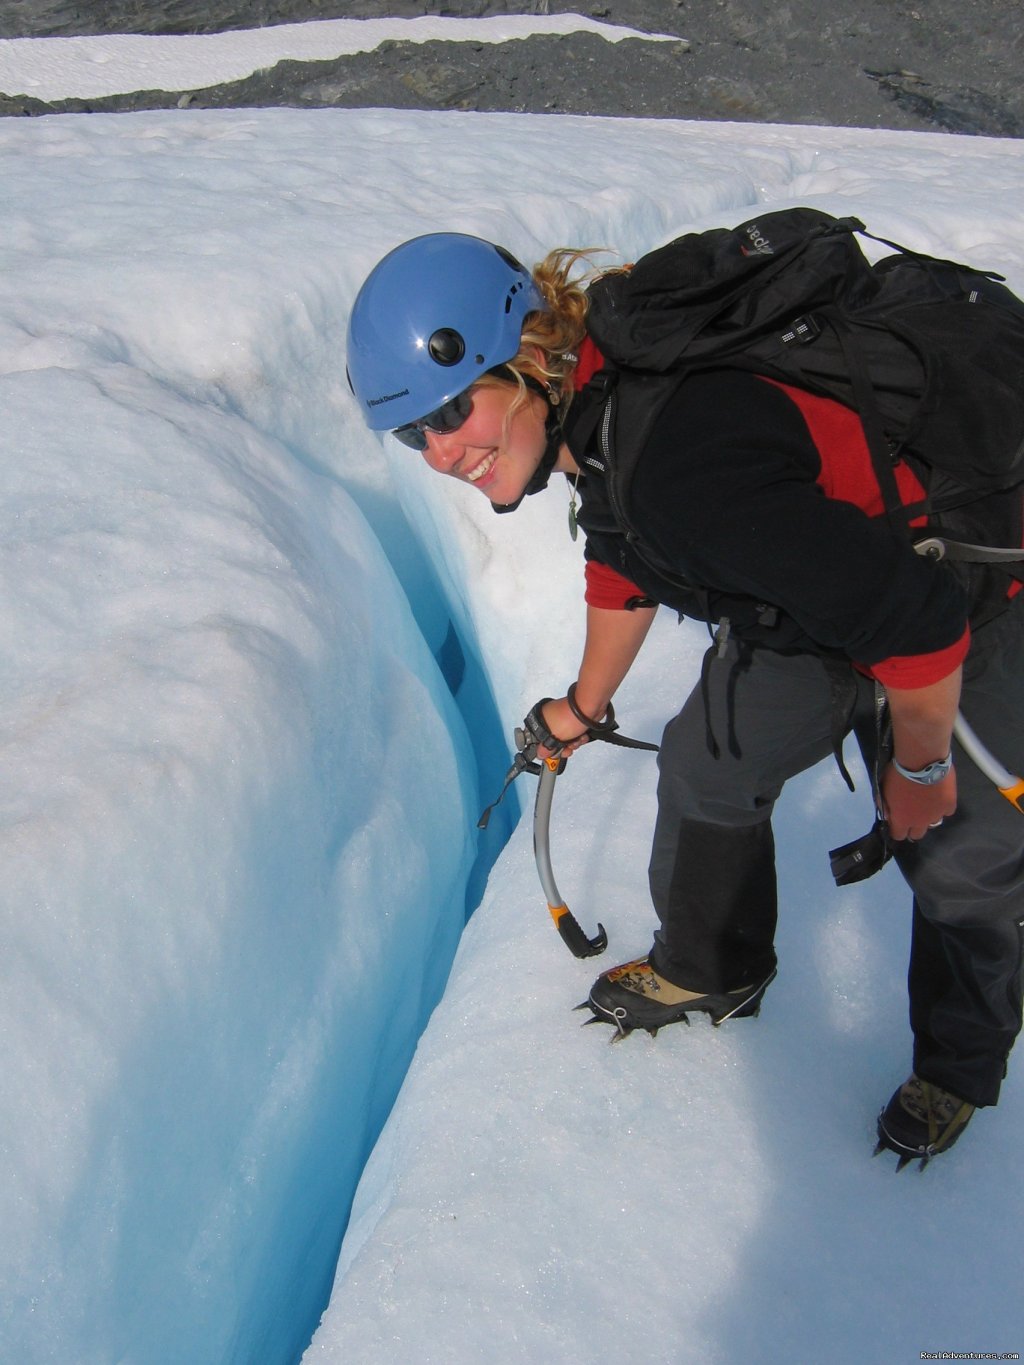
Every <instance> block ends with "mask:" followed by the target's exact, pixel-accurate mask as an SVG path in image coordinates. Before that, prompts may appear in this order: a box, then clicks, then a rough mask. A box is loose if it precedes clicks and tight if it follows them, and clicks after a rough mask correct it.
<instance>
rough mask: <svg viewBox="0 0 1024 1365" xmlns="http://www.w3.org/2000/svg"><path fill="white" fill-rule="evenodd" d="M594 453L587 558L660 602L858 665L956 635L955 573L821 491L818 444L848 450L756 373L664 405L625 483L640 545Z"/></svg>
mask: <svg viewBox="0 0 1024 1365" xmlns="http://www.w3.org/2000/svg"><path fill="white" fill-rule="evenodd" d="M588 454H589V455H590V457H591V458H590V459H589V460H588V461H587V463H586V464H584V470H585V472H586V478H585V481H584V482H582V483H581V495H582V507H581V514H580V524H581V526H582V527H583V529H584V531H585V532H586V534H587V556H588V558H590V559H594V560H597V561H598V562H600V563H603V564H606V565H608V566H609V567H611V568H613V569H615V570H616V571H617V572H619V573H620V574H622V575H624V576H625V577H626V578H628V579H630V580H631V581H632V582H634V583H636V584H637V585H638V587H640V588H641V589H642V590H643V592H644V593H645V594H647V595H648V596H650V597H651V598H652V599H653V600H655V601H657V602H662V603H665V604H666V605H668V606H671V607H674V608H675V609H676V610H678V611H680V612H683V613H685V614H686V615H689V616H695V617H697V618H698V619H703V620H711V621H720V620H721V619H722V618H725V617H728V619H729V622H730V629H731V630H732V632H733V633H734V634H738V635H739V636H741V637H742V638H746V639H748V640H750V641H751V642H752V643H758V644H762V645H767V646H769V647H771V648H775V649H780V650H800V651H807V650H809V651H812V652H815V653H828V654H836V655H840V656H843V657H846V658H848V659H851V660H853V661H854V662H858V663H862V664H865V665H871V664H874V663H878V662H880V661H882V660H885V659H888V658H891V657H893V656H910V655H921V654H929V653H932V652H934V651H938V650H943V649H947V648H949V647H951V646H953V645H955V643H956V642H957V641H958V640H959V639H961V638H962V636H963V634H964V630H965V627H966V623H967V599H966V593H965V592H964V589H963V588H962V586H961V585H960V583H959V582H958V581H957V579H956V578H955V577H954V576H953V574H952V573H950V572H948V571H947V570H946V569H945V568H944V567H943V566H940V565H936V564H935V563H933V562H932V561H930V560H926V559H923V558H922V557H921V556H919V555H917V554H915V553H914V551H913V549H912V547H911V544H910V541H909V539H908V538H907V537H906V536H903V535H900V534H898V533H897V532H896V531H894V530H893V529H892V528H890V526H889V525H888V523H887V522H886V521H885V519H884V518H874V517H869V516H868V515H867V514H866V513H865V512H864V511H863V510H861V508H860V507H859V506H856V505H855V504H854V503H852V502H845V501H839V500H837V499H835V498H830V497H828V496H826V494H825V492H824V491H823V489H822V487H821V486H820V485H819V484H818V483H817V482H816V480H817V478H818V477H819V475H820V473H821V470H822V460H823V454H824V456H825V458H833V457H834V458H842V456H843V452H841V451H840V452H819V450H818V448H817V447H816V445H815V443H814V440H813V439H812V437H811V433H810V431H809V429H808V425H807V422H806V421H805V418H804V415H803V414H802V413H801V411H800V409H799V408H798V406H797V405H796V403H795V402H794V401H793V400H792V399H791V398H790V397H789V396H788V395H787V394H786V393H785V392H784V391H783V390H781V389H779V388H778V387H776V386H774V385H772V384H768V383H766V382H765V381H764V380H762V379H760V378H758V377H757V376H756V375H751V374H748V373H745V372H742V371H731V370H720V371H712V372H704V373H698V374H694V375H690V376H688V377H686V378H684V379H682V380H681V382H680V384H679V386H678V387H677V388H676V390H675V391H674V393H673V395H672V396H671V398H670V399H669V401H668V402H667V403H666V404H665V406H664V408H663V410H662V412H661V414H660V416H659V418H658V420H657V422H656V424H655V426H654V429H653V431H652V433H651V436H650V439H649V440H648V442H647V444H646V447H645V449H644V451H643V453H642V455H641V458H640V460H639V463H638V465H637V469H636V474H635V477H634V480H633V484H632V488H631V490H630V493H629V506H630V515H631V519H632V522H633V524H634V526H636V527H637V528H638V530H639V532H640V535H641V537H642V541H643V544H644V546H645V549H646V556H647V557H645V556H644V554H642V553H640V552H639V551H638V550H637V549H636V548H635V547H634V546H633V545H632V544H630V543H629V542H628V541H627V539H626V537H625V536H624V535H623V533H622V532H621V530H620V529H619V527H618V525H617V523H616V521H615V517H614V515H613V513H612V509H611V504H610V501H609V497H608V492H607V489H606V487H605V481H604V478H603V477H602V474H601V472H600V470H599V469H597V468H595V465H594V455H595V451H594V450H591V451H589V452H588ZM652 561H653V562H652ZM655 564H656V565H657V567H655Z"/></svg>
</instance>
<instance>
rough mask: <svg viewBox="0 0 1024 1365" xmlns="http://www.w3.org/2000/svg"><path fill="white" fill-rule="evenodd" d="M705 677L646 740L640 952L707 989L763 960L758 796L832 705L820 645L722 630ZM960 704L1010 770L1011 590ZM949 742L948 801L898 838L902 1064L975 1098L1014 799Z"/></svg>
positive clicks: (1017, 988) (1022, 680) (1013, 707)
mask: <svg viewBox="0 0 1024 1365" xmlns="http://www.w3.org/2000/svg"><path fill="white" fill-rule="evenodd" d="M854 688H855V692H856V696H855V699H854V707H853V712H852V715H851V717H850V721H849V728H850V729H852V730H853V732H854V733H855V735H856V737H857V740H858V742H859V743H860V746H861V749H862V751H863V753H864V757H865V761H866V762H867V764H868V768H869V770H872V769H873V766H874V757H875V755H874V747H875V745H874V734H875V727H874V719H873V710H874V688H873V685H872V684H871V683H870V682H869V681H868V680H866V679H863V678H857V677H856V675H855V682H854ZM705 693H706V695H705V696H702V695H701V690H700V689H699V688H698V689H695V691H694V693H693V694H692V695H691V696H690V698H689V700H688V701H687V702H686V705H685V706H684V707H683V709H682V711H681V712H680V714H679V715H678V716H677V717H676V718H675V719H674V720H673V721H671V722H670V723H669V725H668V726H667V727H666V730H665V735H664V739H663V742H662V749H661V754H660V756H659V768H660V772H661V777H660V781H659V785H658V798H659V814H658V822H657V827H656V830H655V837H654V847H653V851H652V855H651V865H650V884H651V894H652V897H653V900H654V905H655V909H656V911H657V913H658V918H659V920H660V925H661V927H660V928H659V930H658V932H657V933H656V935H655V942H654V947H653V949H652V953H651V958H652V962H653V963H654V965H655V967H656V968H657V970H658V971H659V972H661V973H662V975H664V976H665V977H667V978H668V979H669V980H671V981H673V982H675V983H676V984H677V985H680V986H683V987H686V988H689V989H691V990H701V991H716V992H719V991H727V990H730V989H734V988H736V987H739V986H745V985H750V984H753V983H755V982H759V981H761V980H763V979H764V978H765V977H766V976H767V975H768V974H769V973H770V972H771V970H772V969H773V967H774V966H775V950H774V946H773V941H774V935H775V925H776V913H777V902H776V889H775V856H774V844H773V840H772V832H771V815H772V809H773V807H774V804H775V801H776V799H777V797H778V795H779V793H780V792H781V790H782V787H783V784H784V783H785V781H786V779H787V778H789V777H791V776H793V775H795V774H796V773H799V772H803V771H804V770H805V769H807V768H809V767H811V766H812V765H813V764H815V763H817V762H818V761H819V760H820V759H822V758H824V757H826V756H827V755H828V754H829V753H830V752H831V749H832V738H831V735H832V728H833V716H834V714H835V706H834V696H833V687H832V685H831V683H830V679H829V675H828V673H827V672H826V669H825V667H824V665H823V663H822V662H821V660H819V659H817V658H815V657H814V656H811V655H781V654H776V653H774V652H772V651H770V650H766V649H759V648H754V649H742V648H739V649H737V648H736V647H735V646H733V645H731V646H730V647H729V649H728V650H727V651H726V653H725V655H724V657H722V658H715V659H714V660H713V661H712V662H711V663H710V666H709V667H708V669H707V671H706V679H705ZM961 707H962V710H963V713H964V715H965V716H966V718H967V719H968V721H969V722H970V724H971V725H972V726H973V728H974V729H975V731H976V732H977V733H978V735H979V737H980V738H981V740H982V741H983V742H984V743H985V744H986V745H988V747H989V748H991V749H992V751H993V752H994V753H995V754H996V755H997V756H998V757H999V758H1000V760H1001V761H1002V763H1003V764H1004V765H1005V766H1006V767H1008V768H1010V769H1011V771H1013V772H1017V773H1020V772H1024V607H1022V605H1021V602H1020V599H1018V602H1017V603H1016V604H1015V606H1014V607H1013V608H1012V609H1011V610H1010V611H1007V612H1006V613H1004V614H1003V616H1001V617H1000V618H999V619H998V620H996V621H994V622H992V623H991V624H990V625H988V626H986V627H984V628H983V629H982V630H981V631H979V632H978V633H977V634H976V636H975V640H974V644H973V646H972V649H971V653H970V655H969V657H968V660H967V662H966V664H965V669H964V692H963V698H962V702H961ZM709 726H710V729H711V732H712V733H713V734H714V736H715V738H716V740H717V743H718V749H719V753H718V756H717V757H715V756H713V755H712V753H711V751H710V749H709V745H708V728H709ZM954 758H955V760H956V766H957V779H958V792H959V804H958V808H957V812H956V814H955V815H954V816H952V817H951V818H950V819H948V820H946V821H945V823H944V824H943V825H942V826H941V827H940V828H939V829H936V830H933V831H931V832H930V833H929V834H928V836H927V838H925V839H924V840H922V841H921V842H920V843H919V844H909V843H908V844H903V845H900V846H899V850H898V852H897V854H896V858H897V862H898V864H899V867H900V870H901V872H902V873H903V876H904V877H905V879H906V881H907V882H908V884H909V885H910V887H911V889H912V891H913V893H914V909H913V931H912V946H911V959H910V971H909V978H908V982H909V992H910V1022H911V1027H912V1029H913V1033H914V1069H915V1071H916V1072H917V1074H918V1075H919V1076H921V1077H922V1078H923V1079H925V1080H929V1081H932V1082H933V1083H934V1084H937V1085H940V1086H942V1087H943V1088H944V1089H947V1090H951V1091H952V1092H953V1093H954V1094H956V1095H959V1096H960V1097H961V1098H962V1099H966V1100H970V1101H971V1102H972V1103H974V1104H977V1105H986V1104H995V1103H996V1100H997V1099H998V1096H999V1086H1000V1082H1001V1081H1002V1079H1003V1076H1004V1075H1005V1072H1006V1059H1007V1057H1008V1055H1009V1052H1010V1049H1011V1047H1012V1046H1013V1042H1014V1039H1015V1038H1016V1036H1017V1034H1018V1033H1019V1031H1020V1028H1021V1004H1022V978H1024V972H1022V963H1024V815H1021V814H1020V813H1019V812H1018V811H1016V810H1014V808H1013V807H1012V806H1011V805H1010V804H1009V802H1007V801H1006V800H1004V798H1003V797H1001V796H1000V795H999V793H998V792H997V791H996V789H995V788H994V787H993V785H992V783H991V782H990V781H989V780H988V779H987V778H985V777H984V776H983V775H982V774H981V773H980V772H979V771H978V769H977V768H976V767H975V765H974V764H973V763H972V762H971V761H970V759H968V758H967V757H966V755H964V754H963V753H962V752H960V751H959V750H958V747H957V746H954ZM823 852H824V851H823Z"/></svg>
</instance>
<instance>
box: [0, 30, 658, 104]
mask: <svg viewBox="0 0 1024 1365" xmlns="http://www.w3.org/2000/svg"><path fill="white" fill-rule="evenodd" d="M581 31H583V32H586V33H596V34H598V35H599V36H600V37H602V38H604V39H605V41H606V42H609V43H618V42H621V41H622V39H623V38H640V39H642V40H643V41H645V42H679V39H678V38H675V37H673V36H672V35H671V34H656V33H641V32H640V31H639V30H637V29H631V28H625V27H623V26H622V25H619V24H602V23H600V22H599V21H598V20H596V19H589V18H586V17H585V16H584V15H581V14H549V15H537V14H507V15H497V16H492V17H490V18H480V19H453V18H440V17H438V16H437V15H432V14H431V15H423V16H422V17H420V18H418V19H324V20H320V21H319V22H315V23H308V24H277V25H274V26H272V27H269V28H248V29H238V30H232V31H229V32H225V33H202V34H175V35H173V36H167V37H152V36H149V35H143V34H137V33H114V34H104V35H102V36H96V37H92V36H90V37H79V38H8V39H5V40H2V41H0V90H3V91H4V92H5V93H6V94H8V95H32V96H34V97H35V98H36V99H39V100H60V99H73V98H77V99H98V98H100V97H101V96H103V95H121V94H127V93H129V92H131V91H134V90H201V89H205V88H206V87H207V86H210V85H218V84H220V83H221V82H223V81H237V80H243V79H244V78H245V77H246V76H251V75H252V73H253V72H254V71H259V70H261V69H262V68H265V67H270V66H274V65H275V63H277V62H281V61H285V60H292V61H307V62H308V61H327V60H330V59H332V58H335V57H349V56H352V55H353V54H354V53H356V52H372V51H373V50H374V49H375V48H378V47H380V45H381V43H384V42H388V41H401V42H405V43H430V42H435V41H439V42H452V43H457V42H474V43H504V42H508V41H510V40H512V39H515V38H528V37H530V35H531V34H562V33H578V32H581Z"/></svg>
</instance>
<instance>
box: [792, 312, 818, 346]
mask: <svg viewBox="0 0 1024 1365" xmlns="http://www.w3.org/2000/svg"><path fill="white" fill-rule="evenodd" d="M820 336H821V326H820V324H819V323H817V322H816V321H815V320H814V318H813V317H812V316H811V314H810V313H805V314H804V315H803V317H799V318H795V319H794V320H793V322H791V323H790V325H789V327H788V328H787V329H786V331H784V332H783V333H782V341H783V343H784V344H785V345H787V346H788V345H789V343H790V342H793V341H796V342H799V344H800V345H801V346H806V345H808V344H809V343H810V342H812V341H816V340H817V338H818V337H820Z"/></svg>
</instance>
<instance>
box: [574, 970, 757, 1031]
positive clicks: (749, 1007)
mask: <svg viewBox="0 0 1024 1365" xmlns="http://www.w3.org/2000/svg"><path fill="white" fill-rule="evenodd" d="M774 977H775V972H774V970H773V971H772V973H771V975H770V976H768V977H766V978H765V980H764V981H762V982H761V983H760V984H759V985H756V986H743V987H741V988H740V989H739V990H734V991H728V992H726V993H724V994H721V995H714V994H712V995H702V994H701V993H700V992H699V991H688V990H685V989H684V988H683V987H682V986H676V985H674V984H673V983H672V982H671V981H666V979H665V978H664V977H663V976H660V975H659V974H658V973H657V972H656V971H655V970H654V968H653V967H652V966H651V963H650V960H649V959H648V958H646V957H638V958H636V960H635V961H633V962H623V963H622V964H621V965H620V966H618V967H611V968H610V969H609V970H608V971H606V972H602V973H601V975H600V976H599V977H598V978H597V980H596V981H595V982H594V984H593V986H592V987H591V988H590V995H589V997H588V998H587V999H586V1000H584V1001H583V1003H582V1004H581V1005H579V1006H577V1008H578V1009H586V1008H588V1007H589V1008H590V1009H591V1010H592V1011H593V1014H594V1018H593V1019H588V1020H587V1022H588V1023H590V1024H593V1023H596V1022H598V1021H603V1022H607V1023H609V1024H614V1025H615V1027H616V1029H617V1030H618V1031H617V1033H616V1035H615V1036H616V1038H625V1037H626V1035H627V1034H629V1033H631V1032H632V1031H633V1029H635V1028H645V1029H646V1030H647V1032H648V1033H650V1034H652V1035H653V1034H655V1033H657V1031H658V1029H659V1028H661V1027H662V1025H663V1024H674V1023H676V1022H677V1021H679V1020H683V1021H684V1022H685V1023H687V1024H688V1023H689V1022H690V1021H689V1019H688V1018H687V1015H689V1014H692V1013H694V1012H696V1013H702V1014H710V1015H711V1022H712V1023H713V1024H721V1023H722V1022H723V1021H724V1020H726V1019H742V1018H745V1017H746V1016H748V1015H752V1014H757V1013H758V1011H759V1010H760V1008H761V997H762V995H764V993H765V991H766V990H767V989H768V986H769V984H770V983H771V981H772V980H773V979H774ZM613 1041H615V1040H614V1039H613Z"/></svg>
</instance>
